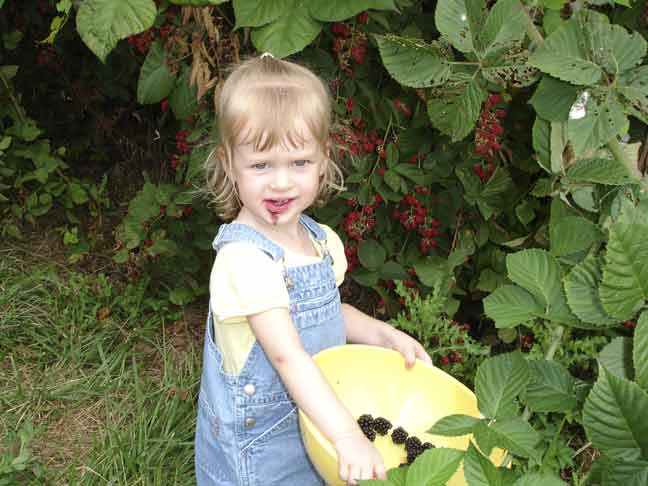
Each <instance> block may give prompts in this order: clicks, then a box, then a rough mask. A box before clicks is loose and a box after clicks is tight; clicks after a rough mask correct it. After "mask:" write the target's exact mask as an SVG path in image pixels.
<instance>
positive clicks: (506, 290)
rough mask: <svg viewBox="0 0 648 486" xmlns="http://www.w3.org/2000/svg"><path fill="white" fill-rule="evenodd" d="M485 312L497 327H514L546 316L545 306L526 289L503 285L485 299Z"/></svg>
mask: <svg viewBox="0 0 648 486" xmlns="http://www.w3.org/2000/svg"><path fill="white" fill-rule="evenodd" d="M483 302H484V312H485V313H486V315H487V316H488V317H490V318H491V319H493V320H494V321H495V326H496V327H497V328H500V329H501V328H505V327H514V326H517V325H519V324H525V323H527V322H529V321H532V320H533V319H536V318H538V317H542V316H544V307H543V306H542V305H541V304H540V303H539V302H538V301H537V300H536V299H535V298H534V297H533V295H531V294H530V293H529V292H527V291H526V290H524V289H522V288H520V287H517V286H515V285H503V286H501V287H499V288H497V289H495V292H493V293H492V294H490V295H489V296H488V297H486V298H485V299H484V301H483Z"/></svg>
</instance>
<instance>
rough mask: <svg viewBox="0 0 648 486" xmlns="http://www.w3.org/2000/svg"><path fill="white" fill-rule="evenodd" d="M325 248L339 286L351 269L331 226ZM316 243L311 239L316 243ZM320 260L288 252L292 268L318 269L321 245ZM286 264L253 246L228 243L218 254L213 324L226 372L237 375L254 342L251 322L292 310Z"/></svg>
mask: <svg viewBox="0 0 648 486" xmlns="http://www.w3.org/2000/svg"><path fill="white" fill-rule="evenodd" d="M320 226H321V227H322V228H323V229H324V231H325V233H326V246H327V248H328V251H329V252H330V254H331V257H332V258H333V271H334V273H335V281H336V283H337V285H338V286H339V285H340V284H341V283H342V281H343V280H344V274H345V272H346V269H347V261H346V256H345V254H344V245H343V244H342V241H341V240H340V237H339V236H338V235H337V234H336V233H335V232H334V231H333V230H332V229H331V228H329V227H328V226H326V225H323V224H320ZM311 238H312V237H311ZM313 242H314V244H313V246H314V247H315V248H316V249H317V252H318V255H319V256H317V257H312V256H307V255H301V254H298V253H293V252H290V251H287V250H285V249H284V262H285V265H286V266H287V267H296V266H301V265H308V264H310V263H317V262H318V261H321V260H322V254H321V249H320V246H319V244H318V243H317V242H316V241H315V240H313ZM282 270H283V268H282V264H281V263H280V262H275V261H274V260H272V258H270V257H269V256H268V254H267V253H264V252H263V251H262V250H260V249H259V248H258V247H256V246H255V245H253V244H252V243H247V242H235V243H229V244H227V245H225V246H223V248H222V249H221V250H220V251H219V252H218V254H217V255H216V259H215V260H214V265H213V267H212V271H211V277H210V280H209V292H210V305H211V309H212V314H213V318H214V338H215V340H216V344H217V346H218V348H219V350H220V352H221V354H222V355H223V369H224V370H225V372H226V373H230V374H234V375H237V374H239V372H240V371H241V369H243V366H244V365H245V360H246V359H247V356H248V354H249V352H250V349H252V346H253V345H254V342H255V337H254V334H253V333H252V330H251V329H250V325H249V323H248V320H247V318H246V316H248V315H250V314H256V313H258V312H263V311H266V310H269V309H274V308H277V307H285V308H286V309H288V308H289V298H288V291H287V290H286V285H285V283H284V279H283V273H282Z"/></svg>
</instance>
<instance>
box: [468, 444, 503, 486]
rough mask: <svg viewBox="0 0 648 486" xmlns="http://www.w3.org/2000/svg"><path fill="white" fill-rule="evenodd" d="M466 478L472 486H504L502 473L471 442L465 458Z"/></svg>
mask: <svg viewBox="0 0 648 486" xmlns="http://www.w3.org/2000/svg"><path fill="white" fill-rule="evenodd" d="M463 468H464V476H465V478H466V481H467V483H468V484H469V485H470V486H502V473H501V472H500V471H499V470H498V469H497V467H495V465H493V463H492V462H491V461H490V459H489V458H487V457H484V456H483V455H482V453H481V452H479V451H478V450H477V448H476V447H475V446H474V445H473V443H472V442H471V443H470V444H469V445H468V450H467V451H466V456H465V457H464V463H463Z"/></svg>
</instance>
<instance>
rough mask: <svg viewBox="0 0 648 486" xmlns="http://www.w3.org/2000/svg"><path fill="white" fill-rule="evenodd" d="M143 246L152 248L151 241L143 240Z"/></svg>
mask: <svg viewBox="0 0 648 486" xmlns="http://www.w3.org/2000/svg"><path fill="white" fill-rule="evenodd" d="M144 244H145V245H146V246H152V245H153V240H144Z"/></svg>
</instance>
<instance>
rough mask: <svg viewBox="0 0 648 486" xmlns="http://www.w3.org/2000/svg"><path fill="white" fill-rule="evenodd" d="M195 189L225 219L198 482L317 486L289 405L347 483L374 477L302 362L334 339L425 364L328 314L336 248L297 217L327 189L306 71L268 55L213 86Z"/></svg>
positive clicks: (398, 339)
mask: <svg viewBox="0 0 648 486" xmlns="http://www.w3.org/2000/svg"><path fill="white" fill-rule="evenodd" d="M218 122H219V123H218V126H219V137H220V144H219V147H218V149H217V150H216V151H214V153H213V154H212V156H210V159H209V160H208V162H207V169H208V182H209V187H210V190H211V192H212V193H213V195H214V201H215V203H216V205H217V207H218V209H219V211H220V216H221V217H222V218H224V219H225V220H232V219H233V221H232V222H231V223H230V224H223V225H221V227H220V229H219V231H218V235H217V236H216V239H215V240H214V243H213V246H214V249H215V251H216V252H217V253H216V259H215V261H214V266H213V269H212V274H211V281H210V294H211V298H210V309H209V315H208V319H207V330H206V336H205V347H204V356H203V373H202V379H201V387H200V397H199V402H198V419H197V430H196V444H195V447H196V475H197V481H198V485H199V486H207V485H216V486H279V485H280V486H319V485H322V484H323V481H322V479H321V478H320V477H319V476H318V474H317V472H316V471H315V469H314V468H313V465H312V464H311V463H310V461H309V459H308V456H307V455H306V451H305V449H304V446H303V444H302V441H301V437H300V433H299V427H298V421H297V410H296V407H299V408H301V409H302V410H303V411H304V412H305V413H306V414H307V415H308V417H309V418H310V419H311V420H312V421H313V423H314V424H315V425H316V426H317V427H318V428H319V430H320V431H321V432H322V433H323V434H324V436H325V437H326V438H327V439H328V440H329V441H330V442H331V443H332V444H333V446H334V447H335V450H336V452H337V457H338V462H339V466H340V468H339V475H340V478H341V479H342V480H344V481H347V482H348V483H349V484H357V480H359V479H371V478H378V479H384V478H385V468H384V465H383V462H382V458H381V456H380V454H379V453H378V451H377V450H376V449H375V447H374V446H373V444H372V443H371V442H370V441H368V440H367V439H366V438H365V436H364V435H363V433H362V431H361V430H360V428H359V426H358V425H357V423H356V421H355V419H354V417H352V416H351V414H350V413H349V412H348V411H347V410H346V408H345V407H344V406H343V405H342V403H341V402H340V401H339V400H338V398H337V397H336V395H335V393H334V392H333V390H332V389H331V387H330V386H329V385H328V383H327V382H326V380H325V378H324V377H323V375H322V374H321V373H320V371H319V369H318V368H317V366H316V365H315V363H314V361H313V360H312V358H311V355H313V354H315V353H317V352H318V351H321V350H322V349H325V348H328V347H331V346H337V345H341V344H344V343H346V342H353V343H365V344H372V345H376V346H384V347H388V348H392V349H396V350H398V351H399V352H401V353H402V354H403V356H404V357H405V364H406V366H407V367H411V366H412V365H413V364H414V361H415V359H416V358H420V359H423V360H425V361H427V362H431V360H430V357H429V356H428V355H427V354H426V352H425V350H424V349H423V347H422V346H421V345H420V344H419V343H417V342H416V341H415V340H414V339H412V338H410V337H409V336H408V335H406V334H405V333H402V332H400V331H398V330H396V329H394V328H393V327H392V326H390V325H388V324H386V323H384V322H382V321H378V320H376V319H373V318H371V317H369V316H367V315H366V314H363V313H362V312H360V311H358V310H356V309H354V308H353V307H351V306H350V305H347V304H341V303H340V296H339V292H338V288H337V286H338V285H340V284H341V283H342V281H343V280H344V272H345V271H346V259H345V255H344V249H343V246H342V242H341V241H340V238H339V237H338V236H337V235H336V234H335V233H334V232H333V231H332V230H331V229H330V228H329V227H327V226H325V225H320V224H318V223H316V222H315V221H313V220H312V219H311V218H309V217H308V216H306V215H304V214H303V212H304V211H305V210H306V209H308V208H309V207H310V206H311V205H313V204H321V203H322V202H323V201H324V199H325V197H326V196H327V195H328V194H329V193H330V192H331V190H332V189H334V188H336V187H339V186H336V182H335V181H336V179H339V177H338V174H339V173H340V171H339V169H338V168H337V167H336V165H335V164H334V162H333V161H332V160H331V159H330V149H329V125H330V122H331V100H330V97H329V94H328V92H327V89H326V87H325V85H324V84H323V83H322V81H321V80H320V79H319V78H318V77H317V76H315V75H314V74H313V73H312V72H310V71H309V70H307V69H305V68H303V67H301V66H298V65H296V64H293V63H290V62H287V61H284V60H279V59H274V58H273V57H272V56H271V55H269V54H264V55H262V56H261V57H258V58H254V59H251V60H249V61H247V62H245V63H243V64H242V65H240V66H239V67H237V68H236V69H235V70H234V71H233V72H232V73H231V74H230V76H229V77H228V79H227V80H226V82H225V84H224V85H223V87H222V90H221V92H220V96H219V105H218Z"/></svg>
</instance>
